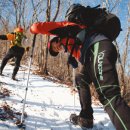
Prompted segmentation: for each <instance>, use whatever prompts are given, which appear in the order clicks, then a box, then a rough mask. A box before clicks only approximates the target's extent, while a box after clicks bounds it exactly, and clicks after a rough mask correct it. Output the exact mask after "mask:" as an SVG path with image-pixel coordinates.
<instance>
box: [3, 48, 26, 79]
mask: <svg viewBox="0 0 130 130" xmlns="http://www.w3.org/2000/svg"><path fill="white" fill-rule="evenodd" d="M23 54H24V48H22V47H18V46H13V47H11V48H10V49H9V51H8V52H7V54H6V55H5V57H4V58H3V60H2V63H1V72H2V71H3V69H4V67H5V65H6V64H7V62H8V60H9V59H11V58H13V57H15V67H14V70H13V74H12V76H14V77H15V75H16V74H17V72H18V70H19V66H20V61H21V59H22V56H23Z"/></svg>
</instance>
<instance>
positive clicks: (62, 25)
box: [30, 21, 86, 59]
mask: <svg viewBox="0 0 130 130" xmlns="http://www.w3.org/2000/svg"><path fill="white" fill-rule="evenodd" d="M84 28H86V26H83V25H79V24H75V23H72V22H67V21H63V22H37V23H34V24H33V25H32V26H31V28H30V31H31V33H33V34H46V35H56V36H59V37H60V38H61V43H62V44H63V45H64V46H66V40H67V37H70V38H69V40H68V46H67V48H68V52H71V49H72V46H73V44H74V42H75V41H74V36H75V34H77V33H78V32H79V31H81V30H82V29H84ZM71 34H73V35H71ZM67 35H68V36H67ZM80 48H81V46H79V47H78V48H76V49H74V51H73V54H72V55H73V56H74V57H75V58H76V59H79V57H80Z"/></svg>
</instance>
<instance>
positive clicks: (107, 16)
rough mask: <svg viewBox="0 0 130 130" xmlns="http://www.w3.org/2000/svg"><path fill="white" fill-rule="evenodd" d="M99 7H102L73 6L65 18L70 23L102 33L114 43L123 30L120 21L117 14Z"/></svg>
mask: <svg viewBox="0 0 130 130" xmlns="http://www.w3.org/2000/svg"><path fill="white" fill-rule="evenodd" d="M99 7H100V5H98V6H96V7H93V8H92V7H90V6H87V7H84V6H82V5H80V4H73V5H71V6H70V8H69V9H68V10H67V12H66V16H65V18H66V20H67V21H69V22H74V23H78V24H82V25H86V26H87V28H86V30H87V29H88V30H91V31H93V30H94V31H96V32H101V33H103V34H104V35H106V36H107V37H108V38H109V39H110V40H112V41H113V40H115V39H116V38H117V37H118V35H119V33H120V31H121V30H122V29H121V24H120V20H119V18H118V17H117V16H116V15H115V14H112V13H109V12H108V11H106V9H105V8H99Z"/></svg>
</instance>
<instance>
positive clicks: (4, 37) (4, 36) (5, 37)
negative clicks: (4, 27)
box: [0, 35, 8, 40]
mask: <svg viewBox="0 0 130 130" xmlns="http://www.w3.org/2000/svg"><path fill="white" fill-rule="evenodd" d="M0 40H8V38H7V36H6V35H0Z"/></svg>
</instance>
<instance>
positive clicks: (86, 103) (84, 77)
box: [76, 67, 93, 119]
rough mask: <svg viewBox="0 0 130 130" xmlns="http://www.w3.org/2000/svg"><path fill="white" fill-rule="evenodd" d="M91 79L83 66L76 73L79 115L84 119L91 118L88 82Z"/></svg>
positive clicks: (91, 110)
mask: <svg viewBox="0 0 130 130" xmlns="http://www.w3.org/2000/svg"><path fill="white" fill-rule="evenodd" d="M90 83H91V80H90V78H89V75H88V73H87V70H86V68H85V67H82V69H81V71H80V72H79V73H78V74H77V75H76V86H77V88H78V92H79V99H80V104H81V112H80V116H81V117H83V118H86V119H93V109H92V106H91V104H92V102H91V94H90V87H89V84H90Z"/></svg>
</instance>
